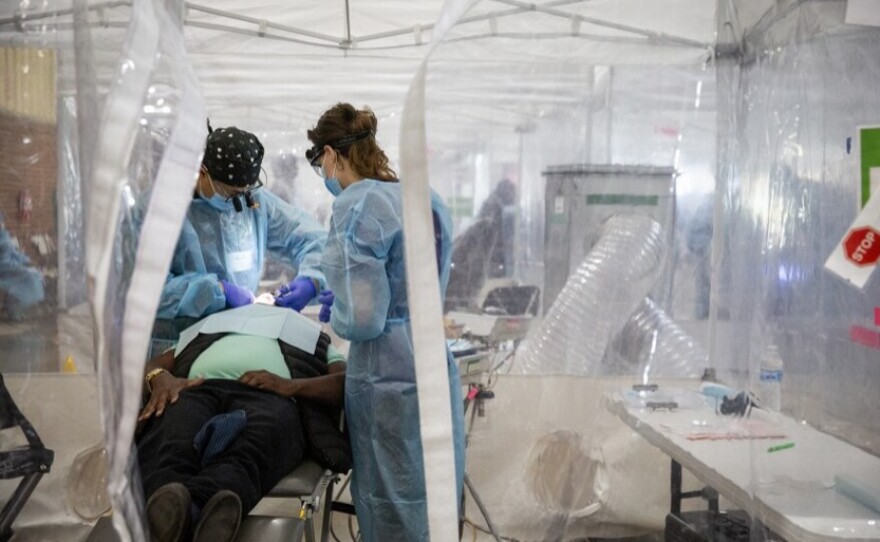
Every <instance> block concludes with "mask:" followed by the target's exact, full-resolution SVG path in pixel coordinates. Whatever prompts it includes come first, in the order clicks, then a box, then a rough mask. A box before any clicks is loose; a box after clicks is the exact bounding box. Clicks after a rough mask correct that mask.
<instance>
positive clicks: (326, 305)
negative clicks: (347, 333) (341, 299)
mask: <svg viewBox="0 0 880 542" xmlns="http://www.w3.org/2000/svg"><path fill="white" fill-rule="evenodd" d="M335 299H336V296H334V295H333V292H331V291H330V290H324V291H323V292H321V294H320V295H319V296H318V302H319V303H321V312H319V313H318V320H320V321H322V322H324V323H325V324H326V323H327V322H329V321H330V307H332V306H333V300H335Z"/></svg>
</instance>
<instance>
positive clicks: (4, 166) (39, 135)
mask: <svg viewBox="0 0 880 542" xmlns="http://www.w3.org/2000/svg"><path fill="white" fill-rule="evenodd" d="M55 131H56V126H55V124H54V123H47V122H40V121H37V120H32V119H29V118H27V117H24V116H20V115H16V114H13V113H10V112H8V111H2V110H0V212H2V213H3V217H4V222H5V226H6V229H7V230H9V232H10V234H11V235H13V236H14V237H16V238H17V239H18V241H19V243H20V244H21V248H22V251H23V252H24V253H25V254H27V255H28V257H29V258H31V261H32V262H33V264H34V265H35V266H36V267H37V268H39V269H40V270H41V271H43V274H44V278H45V284H46V297H47V299H54V295H55V288H54V284H55V279H54V274H55V273H56V272H57V265H58V253H57V231H58V230H57V227H56V212H55V204H56V196H55V187H56V183H57V178H58V163H57V162H58V161H57V145H56V135H55ZM22 190H28V191H29V192H30V195H31V198H32V199H33V211H32V213H31V217H30V219H29V220H21V219H20V218H19V197H20V194H21V192H22ZM42 235H46V236H48V238H49V239H51V241H52V244H53V247H52V250H50V251H49V253H47V254H45V255H42V254H40V251H39V250H38V247H37V245H35V244H34V243H33V242H32V241H31V239H32V238H33V237H34V236H42ZM47 275H48V276H47Z"/></svg>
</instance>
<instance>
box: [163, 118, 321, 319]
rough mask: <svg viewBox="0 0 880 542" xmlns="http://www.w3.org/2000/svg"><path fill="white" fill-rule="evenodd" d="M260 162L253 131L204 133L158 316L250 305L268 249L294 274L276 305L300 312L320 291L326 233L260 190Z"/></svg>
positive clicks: (259, 146) (299, 211) (192, 315)
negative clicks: (195, 180)
mask: <svg viewBox="0 0 880 542" xmlns="http://www.w3.org/2000/svg"><path fill="white" fill-rule="evenodd" d="M209 130H210V126H209ZM262 160H263V145H262V144H261V143H260V141H259V139H257V136H255V135H254V134H252V133H250V132H246V131H244V130H240V129H238V128H236V127H234V126H233V127H230V128H218V129H217V130H213V131H210V133H209V135H208V140H207V143H206V145H205V156H204V158H203V160H202V167H201V170H200V171H199V178H198V183H197V185H196V190H195V193H194V194H193V200H192V203H191V204H190V206H189V210H188V211H187V215H186V220H185V221H184V224H183V229H182V231H181V233H180V238H179V239H178V242H177V246H176V248H175V251H174V256H173V258H172V261H171V268H170V270H169V273H168V278H167V279H166V281H165V286H164V288H163V290H162V297H161V300H160V303H159V310H158V315H157V316H158V318H160V319H174V318H179V317H190V318H201V317H203V316H206V315H209V314H212V313H215V312H218V311H221V310H223V309H225V308H234V307H240V306H242V305H247V304H249V303H252V302H253V301H254V292H255V291H256V289H257V287H258V285H259V280H260V276H261V273H262V270H263V261H264V258H265V255H266V252H267V251H269V252H272V253H274V254H275V255H276V256H277V257H278V258H280V259H282V260H284V261H286V262H288V263H289V264H290V265H292V266H293V267H295V268H296V269H297V272H298V274H297V276H296V278H295V279H294V280H293V281H291V282H290V283H288V284H286V285H284V286H283V287H282V288H281V289H280V291H279V292H277V298H276V301H275V303H276V305H279V306H283V307H288V308H291V309H294V310H297V311H299V310H301V309H302V308H303V307H304V306H306V305H307V304H308V303H309V302H310V301H311V300H312V299H314V298H315V297H316V295H317V293H318V292H319V291H320V289H321V287H322V285H323V284H324V275H323V273H321V270H320V259H321V250H322V248H323V244H324V240H325V239H326V236H327V234H326V231H325V230H324V228H323V227H321V225H320V224H319V223H318V222H317V221H316V220H314V219H313V218H312V217H311V216H309V215H308V214H307V213H306V212H305V211H303V210H302V209H299V208H297V207H295V206H293V205H291V204H289V203H286V202H284V201H282V200H281V199H280V198H279V197H278V196H276V195H274V194H272V193H270V192H269V191H267V190H261V189H260V188H261V187H262V185H263V183H262V182H261V181H260V171H261V169H260V168H261V164H262Z"/></svg>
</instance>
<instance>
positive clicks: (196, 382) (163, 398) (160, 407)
mask: <svg viewBox="0 0 880 542" xmlns="http://www.w3.org/2000/svg"><path fill="white" fill-rule="evenodd" d="M204 381H205V379H204V378H201V377H200V378H194V379H186V378H177V377H176V376H174V375H172V374H171V373H169V372H164V373H160V374H159V375H157V376H156V377H155V378H153V380H152V381H151V382H150V386H151V388H152V390H153V391H152V392H151V393H150V400H149V401H148V402H147V406H145V407H144V409H143V410H142V411H141V415H140V416H138V421H139V422H140V421H143V420H147V419H149V418H150V417H151V416H153V415H156V416H161V415H162V414H163V413H164V412H165V408H167V407H168V405H173V404H174V403H176V402H177V400H178V399H179V398H180V392H182V391H183V390H185V389H187V388H192V387H195V386H200V385H201V384H202V383H203V382H204Z"/></svg>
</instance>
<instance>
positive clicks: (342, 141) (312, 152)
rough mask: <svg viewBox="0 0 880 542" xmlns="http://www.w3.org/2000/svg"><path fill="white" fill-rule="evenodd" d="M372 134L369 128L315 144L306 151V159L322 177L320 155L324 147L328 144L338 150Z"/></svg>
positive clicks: (322, 153)
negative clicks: (328, 141)
mask: <svg viewBox="0 0 880 542" xmlns="http://www.w3.org/2000/svg"><path fill="white" fill-rule="evenodd" d="M371 135H373V132H372V131H371V130H368V131H366V132H360V133H357V134H352V135H348V136H345V137H342V138H339V139H337V140H336V141H333V142H331V143H324V144H322V145H318V144H315V145H314V146H313V147H312V148H310V149H308V150H307V151H306V160H308V161H309V165H310V166H312V169H314V170H315V173H317V174H318V177H321V178H322V179H323V178H324V171H323V168H322V167H321V157H322V156H324V147H325V146H326V145H329V146H330V147H331V148H333V149H335V150H337V151H340V150H342V149H345V148H347V147H350V146H351V145H352V144H353V143H356V142H358V141H360V140H362V139H367V138H368V137H370V136H371Z"/></svg>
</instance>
